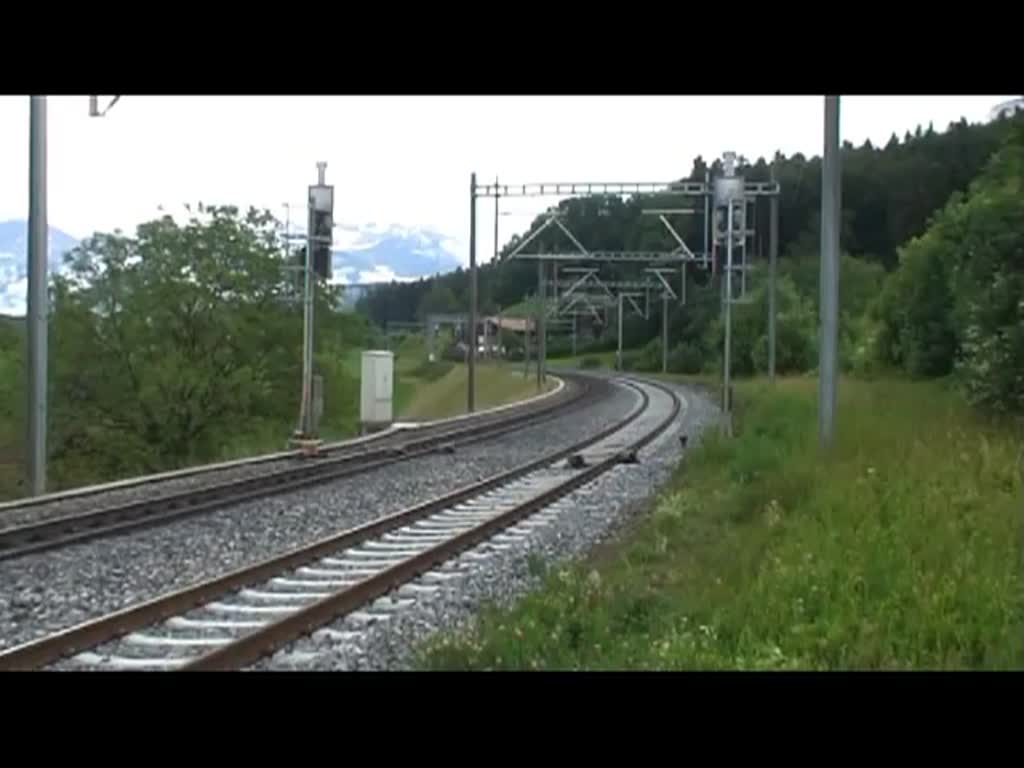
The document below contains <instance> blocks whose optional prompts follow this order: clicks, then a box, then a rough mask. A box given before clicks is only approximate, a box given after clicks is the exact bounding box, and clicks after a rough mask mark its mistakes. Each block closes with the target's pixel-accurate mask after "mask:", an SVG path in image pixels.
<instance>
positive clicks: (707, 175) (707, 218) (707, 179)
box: [704, 171, 711, 267]
mask: <svg viewBox="0 0 1024 768" xmlns="http://www.w3.org/2000/svg"><path fill="white" fill-rule="evenodd" d="M710 209H711V172H710V171H704V266H705V267H707V266H708V263H707V262H708V250H709V249H710V248H711V244H710V243H709V242H708V225H709V224H710V222H711V211H710Z"/></svg>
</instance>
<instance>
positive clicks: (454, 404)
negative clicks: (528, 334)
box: [398, 364, 555, 421]
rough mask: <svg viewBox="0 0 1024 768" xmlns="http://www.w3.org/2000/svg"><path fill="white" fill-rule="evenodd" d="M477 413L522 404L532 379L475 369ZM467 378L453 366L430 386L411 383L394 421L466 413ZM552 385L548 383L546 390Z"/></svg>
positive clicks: (518, 371)
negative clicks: (516, 403)
mask: <svg viewBox="0 0 1024 768" xmlns="http://www.w3.org/2000/svg"><path fill="white" fill-rule="evenodd" d="M476 372H477V390H476V407H477V409H483V408H491V407H494V406H498V405H505V404H507V403H513V402H517V401H519V400H525V399H527V398H529V397H533V396H535V395H536V394H537V381H536V379H535V378H533V377H531V378H524V377H523V372H522V368H520V367H519V366H512V365H506V366H500V365H493V364H482V365H477V367H476ZM468 378H469V374H468V370H467V368H466V366H465V365H455V366H453V367H452V369H451V370H450V371H448V373H446V374H445V375H444V376H442V377H441V378H439V379H437V380H435V381H430V382H414V383H413V384H412V385H411V392H410V395H409V398H408V400H407V401H406V402H405V403H404V404H403V407H402V408H401V410H400V412H399V413H398V418H399V419H400V420H409V421H425V420H429V419H443V418H446V417H448V416H458V415H459V414H462V413H465V412H466V387H467V382H468ZM554 386H555V382H554V381H553V380H552V379H548V383H547V387H546V389H547V390H550V389H552V388H553V387H554Z"/></svg>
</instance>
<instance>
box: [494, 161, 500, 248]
mask: <svg viewBox="0 0 1024 768" xmlns="http://www.w3.org/2000/svg"><path fill="white" fill-rule="evenodd" d="M499 197H500V195H499V194H498V177H497V176H495V177H494V263H495V264H497V263H498V216H499V213H498V198H499Z"/></svg>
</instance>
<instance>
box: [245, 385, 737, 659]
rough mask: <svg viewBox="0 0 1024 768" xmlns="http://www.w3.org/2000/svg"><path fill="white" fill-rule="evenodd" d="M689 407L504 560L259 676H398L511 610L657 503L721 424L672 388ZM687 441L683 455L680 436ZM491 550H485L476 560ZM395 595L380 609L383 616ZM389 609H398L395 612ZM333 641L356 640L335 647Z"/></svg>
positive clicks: (312, 642) (710, 410)
mask: <svg viewBox="0 0 1024 768" xmlns="http://www.w3.org/2000/svg"><path fill="white" fill-rule="evenodd" d="M671 386H673V388H674V389H676V390H677V391H678V392H679V393H680V394H682V395H683V397H684V398H685V401H686V411H685V413H683V414H682V415H681V418H680V419H679V420H677V423H676V424H675V425H673V426H672V427H670V428H669V429H668V430H666V431H665V433H663V434H662V435H661V436H660V437H659V438H658V439H657V440H655V441H654V442H653V443H651V444H650V445H648V446H647V447H646V448H645V449H644V450H643V451H641V452H640V454H639V458H640V463H639V464H635V465H620V466H618V467H616V468H615V469H614V470H612V471H611V472H608V473H606V474H605V475H603V476H602V477H600V478H598V479H597V480H596V481H594V482H593V483H590V484H588V485H587V486H585V487H584V488H581V489H579V490H578V491H576V492H574V493H572V494H570V495H569V496H567V497H565V498H563V499H562V500H561V501H560V502H558V504H557V505H554V507H553V508H552V509H558V510H559V512H558V514H557V516H554V517H553V522H552V523H551V524H550V525H548V526H546V527H541V528H536V529H535V530H533V531H532V533H531V534H530V535H529V536H528V537H527V538H526V539H525V540H524V541H523V542H522V543H520V544H517V545H516V546H514V547H512V548H511V549H508V550H505V551H498V550H489V555H488V557H487V559H486V560H476V559H473V558H472V557H467V554H469V553H463V555H462V556H460V557H459V558H457V559H456V560H455V561H452V562H450V563H447V564H445V566H443V567H442V568H441V569H439V570H441V571H444V572H450V573H453V574H455V575H454V576H453V577H452V578H451V579H450V580H448V581H446V582H444V585H443V587H442V589H440V590H439V591H438V592H436V593H435V594H433V595H430V596H426V597H418V598H417V599H416V600H415V602H413V603H412V604H411V605H406V606H405V607H403V608H402V609H401V610H396V611H394V612H393V613H392V614H391V615H390V617H389V618H388V619H386V620H379V621H377V622H376V623H373V624H370V625H369V626H367V625H366V624H364V623H363V622H362V621H355V620H353V617H345V618H343V619H341V620H339V621H337V622H335V623H333V624H332V625H331V626H330V627H328V628H327V631H324V630H318V631H317V632H315V633H313V635H311V636H310V637H307V638H303V639H302V640H300V641H297V642H296V643H293V644H292V645H291V646H290V647H288V648H286V649H283V650H282V651H281V652H279V653H278V654H276V655H275V656H274V657H272V658H270V659H267V660H264V661H262V662H260V663H259V664H257V665H255V666H254V668H255V669H262V670H266V669H275V670H295V669H298V670H338V671H341V670H402V669H409V668H411V667H412V666H413V665H414V660H415V653H416V649H417V647H418V646H419V644H420V643H422V642H423V641H424V640H426V639H427V638H428V637H430V636H432V635H434V634H435V633H437V632H439V631H444V632H452V631H458V630H459V629H460V628H464V627H466V626H467V625H468V624H470V623H471V622H472V621H473V619H474V617H475V615H476V613H477V611H478V610H479V608H480V607H481V606H482V605H483V604H486V603H491V604H498V605H509V604H511V603H512V602H514V601H515V599H516V598H517V597H519V596H521V595H523V594H524V593H525V592H526V591H528V590H529V589H532V588H535V587H536V586H537V585H538V584H539V582H540V579H539V577H538V576H537V575H536V568H535V567H534V568H531V561H536V560H538V559H539V560H540V561H543V562H544V563H545V564H547V565H548V566H552V565H556V564H559V563H566V562H569V561H572V560H574V559H576V558H579V557H581V556H583V555H585V554H586V553H587V552H588V551H590V550H591V549H592V548H593V547H594V546H595V545H597V544H599V543H601V542H603V541H606V540H608V539H609V538H610V537H612V536H614V535H615V534H616V533H617V532H618V531H619V530H621V529H622V527H623V526H624V525H626V524H627V523H628V522H629V521H631V520H632V519H634V518H636V517H637V516H638V515H640V514H643V513H644V512H645V511H646V510H647V509H649V504H650V502H651V500H652V498H653V497H654V496H655V495H656V493H657V491H658V488H659V486H661V485H662V484H663V483H664V482H665V481H666V480H668V478H669V477H670V476H671V474H672V472H673V471H674V469H675V467H676V466H677V464H678V462H679V460H680V458H681V457H682V456H683V454H684V453H685V451H686V450H691V449H692V448H693V447H694V445H695V444H696V442H697V441H698V440H699V437H700V435H701V434H702V433H703V432H704V430H705V429H707V428H708V427H711V428H714V426H715V425H717V423H718V411H717V408H716V407H715V406H714V405H713V404H712V403H711V402H710V401H709V400H708V399H707V398H706V397H705V396H703V395H702V394H700V393H698V392H696V391H694V390H693V389H691V388H689V387H684V386H681V385H671ZM681 434H686V435H688V437H689V441H688V445H687V448H686V449H683V448H682V447H681V444H680V440H679V437H680V435H681ZM481 551H488V550H487V547H486V546H485V545H481V547H477V548H475V549H474V550H472V551H471V552H473V553H479V552H481ZM394 598H395V595H394V594H393V595H391V596H389V597H388V598H383V599H381V600H379V601H377V602H376V603H375V604H374V605H375V606H376V607H379V608H387V606H388V602H389V600H393V599H394ZM392 604H393V603H392ZM332 632H335V633H336V632H346V633H354V636H353V635H348V636H346V637H345V639H344V640H343V641H339V639H338V638H339V636H338V635H337V634H334V635H332Z"/></svg>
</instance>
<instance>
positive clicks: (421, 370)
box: [409, 360, 455, 382]
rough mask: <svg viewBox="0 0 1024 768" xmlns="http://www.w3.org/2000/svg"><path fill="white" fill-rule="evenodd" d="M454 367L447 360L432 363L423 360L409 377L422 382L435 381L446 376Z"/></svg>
mask: <svg viewBox="0 0 1024 768" xmlns="http://www.w3.org/2000/svg"><path fill="white" fill-rule="evenodd" d="M454 367H455V364H454V363H452V362H450V361H448V360H435V361H434V362H430V361H429V360H424V361H423V362H422V363H420V364H419V365H418V366H416V367H415V368H414V369H413V370H411V371H410V372H409V375H410V376H412V377H414V378H417V379H422V380H423V381H428V382H429V381H437V380H438V379H440V378H443V377H444V376H446V375H448V372H449V371H451V370H452V368H454Z"/></svg>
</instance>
